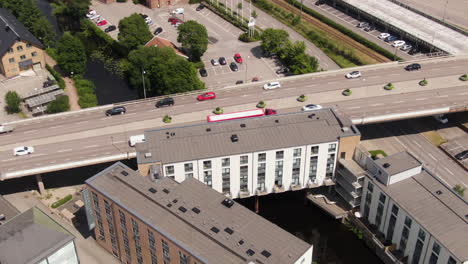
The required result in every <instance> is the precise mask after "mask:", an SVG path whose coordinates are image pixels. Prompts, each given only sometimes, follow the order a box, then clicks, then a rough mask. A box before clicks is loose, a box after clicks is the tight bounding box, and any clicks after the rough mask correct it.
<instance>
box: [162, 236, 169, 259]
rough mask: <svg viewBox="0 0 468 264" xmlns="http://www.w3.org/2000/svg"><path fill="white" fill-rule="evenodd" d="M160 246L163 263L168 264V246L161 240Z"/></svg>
mask: <svg viewBox="0 0 468 264" xmlns="http://www.w3.org/2000/svg"><path fill="white" fill-rule="evenodd" d="M161 244H162V250H163V258H164V262H167V263H170V262H171V258H170V255H169V245H168V244H167V242H166V241H165V240H161Z"/></svg>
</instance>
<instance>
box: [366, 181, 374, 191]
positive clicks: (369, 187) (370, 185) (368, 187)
mask: <svg viewBox="0 0 468 264" xmlns="http://www.w3.org/2000/svg"><path fill="white" fill-rule="evenodd" d="M367 190H369V192H373V191H374V184H372V183H371V182H368V183H367Z"/></svg>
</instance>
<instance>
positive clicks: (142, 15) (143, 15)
mask: <svg viewBox="0 0 468 264" xmlns="http://www.w3.org/2000/svg"><path fill="white" fill-rule="evenodd" d="M140 16H141V17H142V18H143V19H146V18H147V17H148V15H145V14H141V13H140Z"/></svg>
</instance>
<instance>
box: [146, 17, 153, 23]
mask: <svg viewBox="0 0 468 264" xmlns="http://www.w3.org/2000/svg"><path fill="white" fill-rule="evenodd" d="M145 22H146V24H148V25H152V24H153V20H151V18H149V17H147V18H145Z"/></svg>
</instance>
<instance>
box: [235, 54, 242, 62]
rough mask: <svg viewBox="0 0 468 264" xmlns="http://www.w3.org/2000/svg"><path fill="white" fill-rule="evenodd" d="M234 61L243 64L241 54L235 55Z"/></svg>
mask: <svg viewBox="0 0 468 264" xmlns="http://www.w3.org/2000/svg"><path fill="white" fill-rule="evenodd" d="M234 60H235V61H236V62H237V63H242V57H241V55H240V54H239V53H236V54H234Z"/></svg>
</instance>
